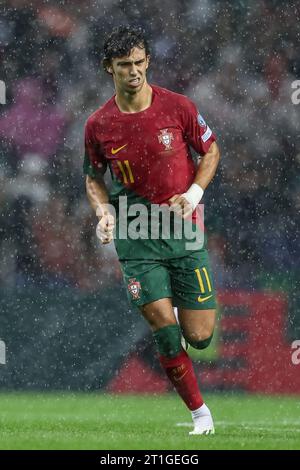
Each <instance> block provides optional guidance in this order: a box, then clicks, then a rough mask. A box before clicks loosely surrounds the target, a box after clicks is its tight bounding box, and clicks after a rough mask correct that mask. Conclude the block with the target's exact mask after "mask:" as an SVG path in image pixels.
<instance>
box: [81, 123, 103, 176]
mask: <svg viewBox="0 0 300 470" xmlns="http://www.w3.org/2000/svg"><path fill="white" fill-rule="evenodd" d="M106 167H107V162H106V159H105V156H104V154H103V152H102V150H101V144H100V142H99V141H97V139H96V136H95V131H94V125H93V121H91V120H89V119H88V120H87V122H86V124H85V135H84V162H83V172H84V174H85V175H89V176H91V177H95V176H97V175H98V174H104V173H105V171H106Z"/></svg>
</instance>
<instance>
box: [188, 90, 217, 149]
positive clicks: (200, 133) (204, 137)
mask: <svg viewBox="0 0 300 470" xmlns="http://www.w3.org/2000/svg"><path fill="white" fill-rule="evenodd" d="M182 111H183V112H182V119H183V128H184V133H185V138H186V141H187V143H188V144H189V145H191V146H192V147H193V149H194V150H195V151H196V152H198V153H199V154H200V155H205V154H206V153H207V152H208V150H209V147H210V146H211V144H212V143H213V142H215V140H216V136H215V135H214V134H213V132H212V130H211V128H210V127H209V125H208V124H207V123H206V122H205V120H204V118H203V117H202V116H201V114H200V113H199V111H198V110H197V108H196V106H195V104H194V103H193V102H192V101H190V100H189V99H187V98H186V100H185V103H184V104H183V110H182Z"/></svg>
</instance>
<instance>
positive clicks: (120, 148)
mask: <svg viewBox="0 0 300 470" xmlns="http://www.w3.org/2000/svg"><path fill="white" fill-rule="evenodd" d="M127 145H128V144H125V145H122V147H118V148H117V149H114V148H112V149H111V153H112V155H116V153H118V152H120V150H122V149H123V148H124V147H126V146H127Z"/></svg>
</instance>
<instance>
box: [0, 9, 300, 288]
mask: <svg viewBox="0 0 300 470" xmlns="http://www.w3.org/2000/svg"><path fill="white" fill-rule="evenodd" d="M288 4H289V2H284V3H283V2H280V1H267V0H265V1H264V0H254V1H253V2H242V1H236V2H229V1H220V0H210V1H208V0H165V1H164V2H161V1H160V0H151V2H142V1H138V0H135V1H131V0H127V1H116V0H115V1H113V0H94V1H86V2H81V1H79V0H78V1H75V0H74V1H55V2H54V1H53V2H51V1H37V0H36V1H32V2H24V1H22V0H11V1H6V2H1V7H0V8H1V16H0V63H1V74H0V79H1V80H3V81H4V82H5V83H6V86H7V103H6V105H0V135H1V140H0V142H1V143H0V263H1V270H0V287H1V288H5V289H10V288H15V287H21V288H23V287H25V288H26V287H27V286H32V285H36V286H39V287H43V286H49V285H50V286H58V287H64V286H70V287H76V288H78V289H80V290H81V291H84V292H96V291H98V290H99V289H102V288H105V287H106V286H107V285H109V284H110V285H111V284H112V283H114V282H116V283H120V284H121V282H122V281H121V274H120V271H119V267H118V262H117V258H116V255H115V251H114V248H113V247H112V246H110V247H105V248H103V247H101V246H100V245H99V243H98V242H97V240H96V237H95V222H96V221H95V218H94V215H93V213H92V211H91V210H90V208H89V206H88V203H87V200H86V196H85V190H84V178H83V174H82V162H83V130H84V123H85V120H86V118H87V117H88V116H89V114H90V113H91V112H92V111H94V110H95V109H96V108H97V107H98V106H99V105H100V104H102V103H103V102H104V101H106V100H107V99H108V98H109V97H110V96H111V95H112V93H113V84H112V81H111V78H110V77H109V76H108V75H107V74H106V73H105V72H104V71H103V70H102V66H101V47H102V43H103V36H104V33H106V32H108V31H110V29H111V28H112V27H113V26H117V25H119V24H127V23H131V24H139V25H141V26H143V27H144V28H145V29H146V31H147V32H148V33H149V37H150V41H151V49H152V54H151V65H150V71H149V81H150V83H154V84H157V85H160V86H163V87H166V88H170V89H172V90H174V91H177V92H180V93H184V94H186V95H188V96H189V97H191V98H192V99H193V100H194V101H195V102H196V103H197V105H198V107H199V110H200V112H201V114H202V115H203V116H204V117H205V118H206V120H207V121H208V123H209V125H210V126H211V127H212V128H213V130H214V131H215V133H216V135H217V137H218V142H219V145H220V147H221V151H222V164H221V166H220V169H219V172H218V175H217V177H216V178H215V180H214V183H213V185H212V186H211V187H210V188H209V189H208V190H207V193H206V200H205V202H206V208H205V211H206V213H205V216H206V224H207V228H208V232H209V234H210V241H209V246H210V251H211V258H212V264H213V270H214V272H215V276H216V280H217V286H218V287H220V288H230V287H237V286H239V287H242V288H252V287H256V286H258V285H259V279H260V276H261V273H269V274H268V275H272V273H273V274H276V273H278V272H282V273H285V272H288V271H289V272H291V271H295V272H299V266H300V250H299V233H300V218H299V210H300V171H299V170H300V142H299V135H300V132H299V130H300V105H298V106H296V105H293V103H292V101H291V94H292V88H291V84H292V82H293V81H294V80H296V79H297V78H298V79H300V47H299V44H300V42H299V24H300V22H299V19H300V18H299V16H300V5H299V3H298V2H294V3H292V2H290V5H289V7H288ZM29 5H30V6H29Z"/></svg>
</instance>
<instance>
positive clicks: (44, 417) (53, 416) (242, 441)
mask: <svg viewBox="0 0 300 470" xmlns="http://www.w3.org/2000/svg"><path fill="white" fill-rule="evenodd" d="M205 399H206V403H207V404H208V406H209V407H210V409H211V410H212V413H213V416H214V420H215V428H216V434H215V435H214V436H189V435H188V431H189V430H191V429H192V424H191V419H190V413H189V412H188V411H187V410H186V409H185V407H184V405H183V404H182V403H181V401H180V399H179V398H178V397H177V396H175V395H172V394H169V395H163V396H112V395H103V394H88V393H86V394H66V393H64V394H63V393H56V394H51V393H44V394H24V393H11V394H8V393H5V394H4V393H2V394H0V449H98V450H100V449H102V450H104V449H105V450H113V449H118V450H124V449H130V450H132V449H144V450H162V449H166V450H169V449H177V450H179V449H180V450H187V449H193V450H194V449H195V450H200V449H300V401H299V399H298V398H289V397H282V398H281V397H276V398H274V397H272V398H271V397H261V396H247V395H246V396H244V395H225V394H224V395H223V394H217V395H210V396H205Z"/></svg>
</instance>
